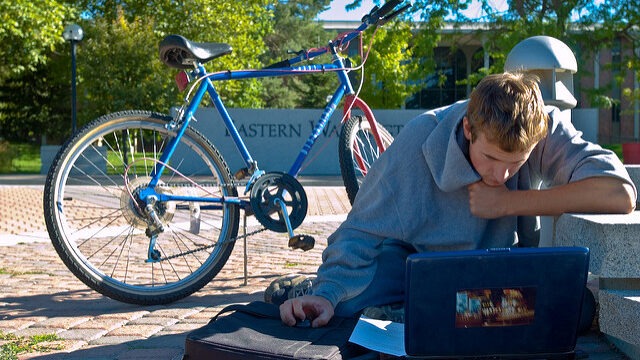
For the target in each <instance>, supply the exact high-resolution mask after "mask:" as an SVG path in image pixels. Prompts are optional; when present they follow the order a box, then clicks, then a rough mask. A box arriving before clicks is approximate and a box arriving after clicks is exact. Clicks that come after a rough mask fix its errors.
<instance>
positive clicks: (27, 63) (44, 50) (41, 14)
mask: <svg viewBox="0 0 640 360" xmlns="http://www.w3.org/2000/svg"><path fill="white" fill-rule="evenodd" d="M73 14H74V8H73V7H72V6H67V5H66V4H63V3H61V2H60V1H56V0H3V1H0V44H2V45H1V46H0V82H2V81H4V80H5V79H7V78H8V77H9V76H15V75H20V74H22V73H24V72H27V71H30V72H36V71H39V70H41V69H42V66H43V65H46V63H47V62H48V60H49V59H50V58H51V56H52V54H53V53H54V51H55V50H56V48H57V47H60V45H62V44H63V43H64V40H63V39H62V29H63V28H64V25H65V21H66V20H67V19H70V18H72V16H73Z"/></svg>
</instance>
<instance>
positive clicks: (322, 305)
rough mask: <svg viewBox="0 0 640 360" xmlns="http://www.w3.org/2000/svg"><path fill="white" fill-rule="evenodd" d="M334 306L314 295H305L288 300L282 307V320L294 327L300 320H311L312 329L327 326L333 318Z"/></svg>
mask: <svg viewBox="0 0 640 360" xmlns="http://www.w3.org/2000/svg"><path fill="white" fill-rule="evenodd" d="M333 311H334V310H333V305H331V303H330V302H329V300H327V299H325V298H323V297H321V296H314V295H305V296H301V297H296V298H293V299H288V300H287V301H285V302H284V303H283V304H282V305H280V318H281V319H282V322H283V323H285V324H286V325H289V326H294V325H295V324H296V322H297V321H298V320H305V319H309V320H311V326H312V327H314V328H315V327H321V326H325V325H327V323H328V322H329V320H331V318H332V317H333Z"/></svg>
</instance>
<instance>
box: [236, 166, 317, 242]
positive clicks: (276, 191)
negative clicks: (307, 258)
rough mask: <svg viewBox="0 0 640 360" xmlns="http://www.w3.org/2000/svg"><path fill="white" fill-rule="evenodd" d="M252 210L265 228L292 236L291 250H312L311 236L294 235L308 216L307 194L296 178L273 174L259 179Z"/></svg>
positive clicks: (290, 238)
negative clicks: (295, 230) (294, 231)
mask: <svg viewBox="0 0 640 360" xmlns="http://www.w3.org/2000/svg"><path fill="white" fill-rule="evenodd" d="M249 204H250V205H251V211H252V212H253V214H254V215H255V217H256V219H258V221H259V222H260V224H262V225H263V226H264V227H265V228H267V229H269V230H271V231H275V232H280V233H285V232H288V233H289V247H290V248H293V249H301V250H303V251H307V250H311V249H313V247H314V245H315V242H316V241H315V239H314V238H313V237H312V236H310V235H303V234H299V235H294V233H293V230H294V229H296V228H297V227H298V226H300V224H302V221H303V220H304V218H305V217H306V216H307V209H308V205H309V204H308V202H307V194H306V192H305V191H304V188H303V187H302V185H301V184H300V182H299V181H298V180H297V179H296V178H294V177H293V176H291V175H289V174H286V173H280V172H270V173H266V174H264V175H262V176H260V177H259V178H258V179H257V180H256V181H255V183H254V184H253V186H252V187H251V194H250V199H249Z"/></svg>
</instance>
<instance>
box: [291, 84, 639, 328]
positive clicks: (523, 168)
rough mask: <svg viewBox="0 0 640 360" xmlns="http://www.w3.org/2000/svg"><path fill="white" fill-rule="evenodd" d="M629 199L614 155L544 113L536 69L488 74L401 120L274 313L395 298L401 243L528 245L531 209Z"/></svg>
mask: <svg viewBox="0 0 640 360" xmlns="http://www.w3.org/2000/svg"><path fill="white" fill-rule="evenodd" d="M555 111H557V109H556V110H555ZM540 186H542V187H543V189H542V190H540ZM635 202H636V189H635V187H634V186H633V183H632V182H631V180H630V179H629V176H628V174H627V172H626V170H625V169H624V167H623V165H622V164H621V163H620V161H619V160H618V159H617V158H616V156H615V155H614V154H613V153H612V152H610V151H607V150H603V149H602V148H601V147H600V146H598V145H595V144H592V143H589V142H586V141H584V140H582V138H581V137H580V133H579V132H577V131H576V130H575V128H574V127H573V125H572V124H571V123H568V122H567V123H565V122H563V121H560V120H555V119H554V116H553V111H552V112H551V113H549V114H547V112H546V111H545V107H544V104H543V100H542V96H541V94H540V90H539V88H538V85H537V78H535V76H532V75H526V74H511V73H504V74H497V75H490V76H487V77H486V78H484V79H483V80H482V81H481V82H480V83H479V84H478V86H477V87H476V89H475V90H474V91H473V93H472V94H471V97H470V99H469V100H468V101H463V102H459V103H456V104H453V105H451V106H448V107H444V108H440V109H436V110H433V111H430V112H427V113H425V114H423V115H421V116H419V117H418V118H416V119H414V120H412V121H411V122H409V123H408V124H407V125H406V127H405V128H404V129H403V131H402V132H401V133H400V134H399V136H398V137H397V138H396V139H395V141H394V143H393V145H392V146H391V147H389V149H388V150H387V151H386V152H385V153H384V154H383V156H381V157H380V158H379V159H378V160H377V161H376V163H375V165H374V166H373V168H372V169H371V171H370V172H369V173H368V174H367V177H366V178H365V181H364V183H363V184H362V187H361V188H360V190H359V193H358V196H357V197H356V200H355V202H354V204H353V207H352V210H351V212H350V213H349V216H348V217H347V219H346V221H345V222H344V223H343V224H341V226H340V227H339V228H338V229H337V230H336V232H335V233H334V234H332V235H331V236H330V237H329V239H328V242H329V245H328V246H327V248H326V249H325V251H324V253H323V263H322V265H321V266H320V268H319V269H318V274H317V279H316V280H315V281H314V288H313V295H305V296H302V297H297V298H293V299H288V300H286V301H285V302H284V303H283V304H282V305H281V306H280V314H281V317H282V321H283V322H284V323H285V324H288V325H295V323H296V321H297V319H298V320H303V319H312V326H314V327H317V326H323V325H325V324H326V323H327V322H328V321H329V319H331V317H332V316H333V315H334V313H335V314H338V315H341V316H353V315H356V314H357V313H358V312H360V311H362V310H363V309H364V308H366V307H369V306H380V305H385V304H393V303H398V302H401V301H403V292H404V276H405V274H404V271H405V260H406V257H407V256H408V255H409V254H410V253H413V252H416V251H417V252H426V251H443V250H449V251H450V250H466V249H480V248H490V247H512V246H537V244H538V230H539V229H538V227H537V221H536V218H535V216H537V215H560V214H562V213H567V212H581V213H596V212H599V213H628V212H631V211H632V210H633V209H634V207H635Z"/></svg>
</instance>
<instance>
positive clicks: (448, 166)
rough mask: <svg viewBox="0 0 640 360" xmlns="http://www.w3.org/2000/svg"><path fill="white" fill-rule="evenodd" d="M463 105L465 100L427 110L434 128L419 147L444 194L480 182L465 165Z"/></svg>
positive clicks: (465, 105)
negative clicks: (430, 114)
mask: <svg viewBox="0 0 640 360" xmlns="http://www.w3.org/2000/svg"><path fill="white" fill-rule="evenodd" d="M467 103H468V101H466V100H465V101H460V102H457V103H456V104H454V105H453V106H450V107H447V108H441V109H435V110H433V111H431V113H432V115H434V116H435V118H436V119H437V121H438V125H437V126H436V128H435V129H434V130H433V132H432V133H431V134H430V135H429V137H428V138H427V140H426V141H425V142H424V143H423V144H422V153H423V155H424V157H425V160H426V162H427V165H428V166H429V169H430V171H431V174H432V175H433V179H434V180H435V183H436V185H437V186H438V187H439V188H440V190H442V191H444V192H451V191H455V190H458V189H460V188H462V187H467V186H468V185H470V184H473V183H474V182H477V181H479V180H480V179H481V178H480V175H479V174H478V173H477V172H476V171H475V170H474V169H473V166H471V163H470V162H469V159H468V156H467V154H468V152H469V141H468V140H467V139H466V138H465V137H464V134H463V131H462V119H463V118H464V116H465V114H466V112H467Z"/></svg>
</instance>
